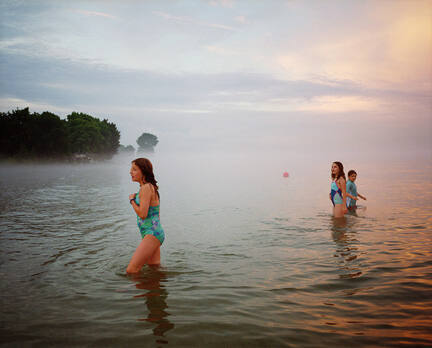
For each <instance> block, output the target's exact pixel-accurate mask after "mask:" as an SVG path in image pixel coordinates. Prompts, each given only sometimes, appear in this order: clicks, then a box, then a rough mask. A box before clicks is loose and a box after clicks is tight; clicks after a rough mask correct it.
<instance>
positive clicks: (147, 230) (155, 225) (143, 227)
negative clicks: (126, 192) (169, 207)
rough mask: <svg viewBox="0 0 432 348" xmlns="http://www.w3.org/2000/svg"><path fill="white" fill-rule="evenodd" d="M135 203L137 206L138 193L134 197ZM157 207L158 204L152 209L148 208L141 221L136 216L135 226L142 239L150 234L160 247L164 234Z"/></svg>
mask: <svg viewBox="0 0 432 348" xmlns="http://www.w3.org/2000/svg"><path fill="white" fill-rule="evenodd" d="M135 203H136V204H137V205H139V194H138V193H137V194H136V195H135ZM159 207H160V204H159V205H156V206H154V207H151V206H150V207H149V209H148V213H147V217H146V218H145V219H141V218H140V217H139V216H138V215H137V224H138V228H139V231H140V233H141V237H142V238H144V236H145V235H147V234H150V235H152V236H155V237H156V238H157V239H158V240H159V242H160V243H161V245H162V243H163V242H164V240H165V233H164V230H163V229H162V226H161V223H160V220H159Z"/></svg>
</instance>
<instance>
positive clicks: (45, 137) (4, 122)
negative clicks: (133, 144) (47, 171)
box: [0, 108, 120, 157]
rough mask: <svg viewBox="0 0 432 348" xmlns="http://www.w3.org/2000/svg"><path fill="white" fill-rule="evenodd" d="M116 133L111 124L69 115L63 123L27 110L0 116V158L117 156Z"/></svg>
mask: <svg viewBox="0 0 432 348" xmlns="http://www.w3.org/2000/svg"><path fill="white" fill-rule="evenodd" d="M119 145H120V132H119V131H118V129H117V126H116V125H115V124H114V123H110V122H108V120H106V119H105V120H103V121H101V120H99V119H98V118H95V117H92V116H90V115H87V114H84V113H77V112H73V113H71V114H70V115H68V116H67V119H66V120H62V119H60V117H59V116H57V115H55V114H53V113H51V112H48V111H46V112H43V113H42V114H38V113H32V114H31V113H30V111H29V108H24V109H22V110H20V109H16V110H13V111H9V112H7V113H4V112H0V154H1V155H3V156H5V157H35V156H38V157H39V156H42V157H64V156H68V155H70V154H76V153H86V154H98V155H102V156H103V157H107V156H111V155H113V154H115V153H116V152H117V149H118V147H119Z"/></svg>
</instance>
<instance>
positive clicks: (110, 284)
mask: <svg viewBox="0 0 432 348" xmlns="http://www.w3.org/2000/svg"><path fill="white" fill-rule="evenodd" d="M151 159H152V161H153V163H154V166H155V174H156V177H157V179H158V180H159V184H160V192H161V221H162V225H163V227H164V229H165V234H166V240H165V243H164V245H163V247H162V265H161V267H160V268H148V267H145V268H144V269H143V271H142V272H141V274H139V275H136V276H126V275H125V269H126V266H127V264H128V262H129V259H130V257H131V255H132V253H133V251H134V250H135V248H136V246H137V245H138V243H139V241H140V235H139V233H138V229H137V226H136V220H135V215H134V212H133V210H132V209H131V207H130V205H129V200H128V194H129V193H132V192H136V190H137V186H136V184H133V183H131V182H130V178H129V174H128V172H129V163H130V158H117V159H115V160H113V161H110V162H107V163H100V164H88V165H47V164H45V165H28V164H27V165H18V164H17V165H5V164H3V165H1V166H0V192H1V193H0V194H1V196H0V197H1V198H0V208H1V212H0V219H1V220H0V243H1V244H0V252H1V254H0V276H1V279H2V281H1V286H0V294H1V295H0V299H1V303H0V304H1V327H0V330H1V331H0V333H1V341H0V343H3V344H6V345H8V346H19V347H21V346H41V347H44V346H47V345H53V346H65V345H66V346H70V345H72V346H118V347H126V346H130V347H134V346H136V347H157V346H161V347H163V346H172V347H191V346H196V347H220V346H226V347H252V346H256V347H281V346H285V347H317V346H328V347H331V346H341V347H346V346H350V347H364V346H401V345H417V346H421V345H424V346H430V345H432V335H431V333H430V327H431V320H430V318H431V315H432V308H431V307H432V301H431V290H432V281H431V279H432V247H431V245H432V234H431V231H432V228H431V227H432V219H431V207H432V183H431V177H432V168H431V166H430V163H428V162H427V161H426V163H425V164H422V165H419V164H418V163H415V162H412V163H407V162H405V163H396V162H389V163H383V162H379V163H366V162H363V163H360V162H359V163H355V161H353V163H350V164H349V165H352V166H355V169H357V171H358V174H359V175H358V180H357V185H358V190H359V192H360V193H362V194H363V195H365V196H367V198H368V200H367V201H366V202H364V201H360V204H361V205H362V206H363V207H362V208H361V209H359V210H358V213H357V216H355V215H348V216H347V217H346V219H345V220H344V221H335V220H334V219H333V218H332V216H331V203H330V201H329V198H328V192H329V187H330V180H329V170H330V164H331V163H330V162H331V160H333V159H330V160H329V161H328V163H327V161H321V162H318V163H317V162H313V161H302V160H301V159H298V160H287V159H286V158H282V157H278V156H274V157H273V158H271V159H270V158H264V159H263V158H260V157H253V156H241V155H231V156H223V155H216V154H213V155H183V156H174V155H163V156H162V155H153V156H152V157H151ZM350 168H351V167H348V168H347V169H350ZM284 170H288V171H289V172H290V177H289V178H283V177H282V173H283V171H284Z"/></svg>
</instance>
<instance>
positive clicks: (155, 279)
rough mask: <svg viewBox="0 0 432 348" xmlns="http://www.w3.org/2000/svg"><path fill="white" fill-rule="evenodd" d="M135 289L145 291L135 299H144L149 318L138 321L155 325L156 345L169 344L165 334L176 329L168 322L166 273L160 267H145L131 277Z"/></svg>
mask: <svg viewBox="0 0 432 348" xmlns="http://www.w3.org/2000/svg"><path fill="white" fill-rule="evenodd" d="M129 277H130V278H131V279H132V280H133V281H134V282H135V287H136V288H137V289H140V290H145V291H144V292H143V293H142V294H140V295H135V296H134V298H137V299H139V298H142V299H144V300H145V304H146V306H147V311H148V312H147V317H146V318H139V319H138V321H145V322H148V323H152V324H154V325H155V327H154V328H153V335H154V336H156V343H160V344H167V343H168V340H167V339H166V337H165V333H166V332H167V331H169V330H171V329H173V328H174V324H173V323H171V322H170V321H169V320H168V316H169V315H170V314H169V313H168V312H167V308H168V305H167V302H166V300H167V297H168V292H167V290H166V289H165V287H164V285H163V283H164V282H166V280H167V275H166V273H165V272H164V271H163V270H162V268H161V267H160V266H151V267H145V268H143V270H142V271H141V272H140V273H137V274H133V275H130V276H129Z"/></svg>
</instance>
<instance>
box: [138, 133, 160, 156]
mask: <svg viewBox="0 0 432 348" xmlns="http://www.w3.org/2000/svg"><path fill="white" fill-rule="evenodd" d="M136 142H137V144H138V146H139V148H138V151H144V152H153V151H154V147H155V146H156V145H157V144H158V142H159V140H158V138H157V136H156V135H153V134H150V133H143V134H141V135H140V137H139V138H138V139H137V141H136Z"/></svg>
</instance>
